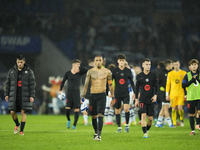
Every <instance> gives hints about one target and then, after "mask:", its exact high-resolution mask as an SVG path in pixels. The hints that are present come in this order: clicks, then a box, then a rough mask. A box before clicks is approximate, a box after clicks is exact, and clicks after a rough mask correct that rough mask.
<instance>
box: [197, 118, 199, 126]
mask: <svg viewBox="0 0 200 150" xmlns="http://www.w3.org/2000/svg"><path fill="white" fill-rule="evenodd" d="M198 124H199V118H197V117H196V125H198Z"/></svg>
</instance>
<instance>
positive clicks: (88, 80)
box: [83, 70, 91, 97]
mask: <svg viewBox="0 0 200 150" xmlns="http://www.w3.org/2000/svg"><path fill="white" fill-rule="evenodd" d="M90 78H91V70H88V72H87V75H86V79H85V85H84V88H83V97H85V95H86V93H87V90H88V85H89V83H90Z"/></svg>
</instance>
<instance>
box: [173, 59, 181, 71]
mask: <svg viewBox="0 0 200 150" xmlns="http://www.w3.org/2000/svg"><path fill="white" fill-rule="evenodd" d="M173 67H174V70H179V69H180V63H179V61H177V62H174V63H173Z"/></svg>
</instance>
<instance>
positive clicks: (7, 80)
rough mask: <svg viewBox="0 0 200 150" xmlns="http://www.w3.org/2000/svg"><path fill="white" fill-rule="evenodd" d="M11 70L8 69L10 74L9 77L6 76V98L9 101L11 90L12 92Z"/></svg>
mask: <svg viewBox="0 0 200 150" xmlns="http://www.w3.org/2000/svg"><path fill="white" fill-rule="evenodd" d="M10 71H11V70H9V71H8V75H7V78H6V89H5V93H4V95H5V100H6V101H7V102H8V101H9V92H10Z"/></svg>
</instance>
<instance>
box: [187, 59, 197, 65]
mask: <svg viewBox="0 0 200 150" xmlns="http://www.w3.org/2000/svg"><path fill="white" fill-rule="evenodd" d="M194 63H197V64H198V65H199V61H198V60H197V59H192V60H190V61H189V63H188V66H190V65H191V64H194Z"/></svg>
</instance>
